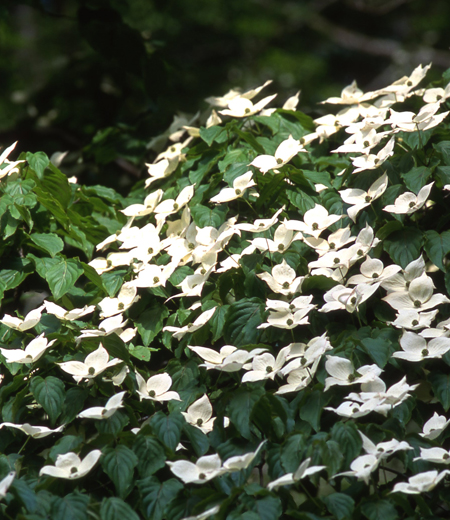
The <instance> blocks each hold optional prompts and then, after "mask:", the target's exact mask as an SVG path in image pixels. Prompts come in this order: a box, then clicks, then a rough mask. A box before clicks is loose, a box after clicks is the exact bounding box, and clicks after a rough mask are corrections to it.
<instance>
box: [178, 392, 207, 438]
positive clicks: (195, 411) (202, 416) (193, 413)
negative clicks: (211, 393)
mask: <svg viewBox="0 0 450 520" xmlns="http://www.w3.org/2000/svg"><path fill="white" fill-rule="evenodd" d="M181 413H182V414H183V415H184V418H185V419H186V422H188V423H189V424H192V426H195V427H196V428H198V429H199V430H201V431H202V432H203V433H209V432H211V431H212V429H213V426H214V421H215V420H216V418H215V417H213V416H212V414H213V408H212V406H211V402H210V401H209V399H208V396H207V395H206V394H205V395H204V396H203V397H200V399H197V401H195V402H194V403H192V404H191V405H190V406H189V408H188V409H187V411H186V412H181Z"/></svg>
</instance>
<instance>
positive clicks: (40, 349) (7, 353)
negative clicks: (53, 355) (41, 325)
mask: <svg viewBox="0 0 450 520" xmlns="http://www.w3.org/2000/svg"><path fill="white" fill-rule="evenodd" d="M55 341H56V339H52V341H50V342H49V341H48V339H47V338H45V337H44V332H43V333H42V334H40V335H39V336H37V337H36V338H34V339H33V340H32V341H30V343H28V345H27V346H26V348H25V350H21V349H7V348H0V351H1V353H2V355H3V357H4V358H5V359H6V362H7V363H34V362H35V361H37V360H38V359H39V358H40V357H41V356H42V355H43V354H44V352H45V351H46V350H47V349H48V348H50V347H51V346H52V345H53V343H55Z"/></svg>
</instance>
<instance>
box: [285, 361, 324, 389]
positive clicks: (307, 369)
mask: <svg viewBox="0 0 450 520" xmlns="http://www.w3.org/2000/svg"><path fill="white" fill-rule="evenodd" d="M302 359H305V358H302ZM319 362H320V357H317V358H316V359H314V361H313V364H312V365H311V366H307V365H306V364H305V365H304V366H301V368H296V369H294V368H293V367H292V366H290V367H289V370H288V366H286V367H284V369H282V370H280V373H282V374H283V375H285V374H286V373H288V377H287V384H286V385H282V386H280V388H279V389H278V390H277V391H276V392H275V393H276V394H287V393H290V392H298V391H300V390H303V388H306V387H307V386H308V385H309V383H311V381H312V380H313V377H314V375H315V373H316V371H317V367H318V366H319Z"/></svg>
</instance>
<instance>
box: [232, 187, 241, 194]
mask: <svg viewBox="0 0 450 520" xmlns="http://www.w3.org/2000/svg"><path fill="white" fill-rule="evenodd" d="M234 193H236V195H240V194H241V193H242V191H241V190H240V189H239V188H237V189H236V190H234Z"/></svg>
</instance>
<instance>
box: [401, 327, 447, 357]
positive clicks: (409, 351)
mask: <svg viewBox="0 0 450 520" xmlns="http://www.w3.org/2000/svg"><path fill="white" fill-rule="evenodd" d="M400 346H401V347H402V349H403V352H402V351H397V352H394V353H393V354H392V357H395V358H399V359H405V360H406V361H422V360H424V359H433V358H441V357H442V356H443V355H444V354H446V353H447V352H448V351H449V350H450V338H445V337H441V338H434V339H432V340H431V341H430V342H429V343H428V344H427V340H426V339H425V338H422V336H419V335H418V334H414V332H405V333H404V334H403V336H402V337H401V338H400Z"/></svg>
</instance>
